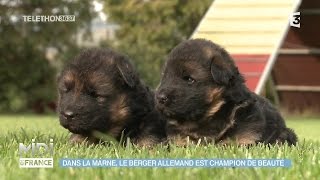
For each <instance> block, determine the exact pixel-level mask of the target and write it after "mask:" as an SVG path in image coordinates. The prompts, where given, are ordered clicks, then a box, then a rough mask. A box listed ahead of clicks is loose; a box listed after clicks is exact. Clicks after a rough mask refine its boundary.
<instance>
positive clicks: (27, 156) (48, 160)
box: [19, 139, 54, 168]
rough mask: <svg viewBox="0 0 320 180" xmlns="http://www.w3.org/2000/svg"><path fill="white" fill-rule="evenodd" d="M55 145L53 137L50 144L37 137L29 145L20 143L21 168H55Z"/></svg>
mask: <svg viewBox="0 0 320 180" xmlns="http://www.w3.org/2000/svg"><path fill="white" fill-rule="evenodd" d="M53 147H54V146H53V139H50V143H49V145H47V144H45V143H37V142H35V139H32V142H31V144H29V145H27V146H26V145H24V144H23V143H19V156H20V159H19V165H20V168H53Z"/></svg>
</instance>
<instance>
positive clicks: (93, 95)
mask: <svg viewBox="0 0 320 180" xmlns="http://www.w3.org/2000/svg"><path fill="white" fill-rule="evenodd" d="M88 95H89V96H91V97H94V98H96V97H97V96H98V95H97V93H96V92H95V91H89V92H88Z"/></svg>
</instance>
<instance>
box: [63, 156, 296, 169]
mask: <svg viewBox="0 0 320 180" xmlns="http://www.w3.org/2000/svg"><path fill="white" fill-rule="evenodd" d="M59 165H60V167H79V168H86V167H88V168H111V167H127V168H135V167H136V168H141V167H146V168H150V167H160V168H161V167H162V168H169V167H171V168H219V167H291V160H289V159H103V158H101V159H69V158H64V159H60V160H59Z"/></svg>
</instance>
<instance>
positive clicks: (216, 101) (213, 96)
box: [206, 88, 225, 117]
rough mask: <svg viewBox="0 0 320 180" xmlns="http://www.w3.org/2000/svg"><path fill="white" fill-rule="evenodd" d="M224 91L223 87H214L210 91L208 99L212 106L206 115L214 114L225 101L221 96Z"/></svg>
mask: <svg viewBox="0 0 320 180" xmlns="http://www.w3.org/2000/svg"><path fill="white" fill-rule="evenodd" d="M222 92H223V88H214V89H213V90H210V91H209V92H208V100H209V102H210V103H211V106H210V107H209V110H208V111H207V114H206V117H211V116H213V115H214V114H215V113H216V112H217V111H219V109H220V108H221V106H222V105H223V104H224V103H225V102H224V101H223V100H222V98H221V95H222Z"/></svg>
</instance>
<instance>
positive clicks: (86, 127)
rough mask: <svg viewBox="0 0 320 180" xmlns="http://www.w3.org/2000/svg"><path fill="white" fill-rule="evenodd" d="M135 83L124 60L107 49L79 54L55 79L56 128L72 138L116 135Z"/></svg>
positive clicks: (128, 112) (120, 126)
mask: <svg viewBox="0 0 320 180" xmlns="http://www.w3.org/2000/svg"><path fill="white" fill-rule="evenodd" d="M138 83H140V82H139V79H138V77H137V75H136V73H135V72H134V71H133V67H132V65H131V64H130V63H129V61H128V59H127V58H126V57H125V56H123V55H120V54H118V53H116V52H114V51H112V50H109V49H104V50H101V49H91V50H86V51H84V52H82V53H80V54H79V55H78V56H77V57H76V58H75V59H74V60H73V61H71V62H70V64H68V65H67V66H66V67H65V68H64V69H63V71H62V72H61V74H60V75H59V77H58V94H59V99H58V113H59V119H60V124H61V125H62V126H63V127H65V128H66V129H68V130H69V131H71V132H72V133H76V134H90V133H92V132H93V131H100V132H107V133H110V134H111V135H115V134H117V133H119V131H121V129H122V128H123V126H124V124H125V123H126V120H127V117H128V116H129V115H130V106H129V101H130V98H129V97H128V94H129V91H132V89H134V88H135V87H136V86H137V85H138Z"/></svg>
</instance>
